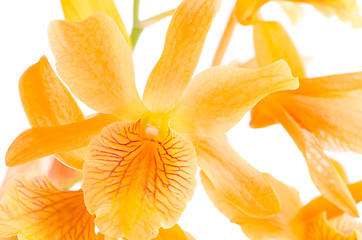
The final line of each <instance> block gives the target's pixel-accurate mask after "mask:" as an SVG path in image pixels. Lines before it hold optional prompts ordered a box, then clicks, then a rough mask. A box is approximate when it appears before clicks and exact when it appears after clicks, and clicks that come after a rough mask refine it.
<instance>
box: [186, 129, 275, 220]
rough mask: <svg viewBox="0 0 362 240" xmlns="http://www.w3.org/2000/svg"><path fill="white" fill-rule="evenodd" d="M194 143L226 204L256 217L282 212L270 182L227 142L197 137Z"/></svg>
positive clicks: (220, 139)
mask: <svg viewBox="0 0 362 240" xmlns="http://www.w3.org/2000/svg"><path fill="white" fill-rule="evenodd" d="M192 140H193V144H194V146H195V149H196V153H197V161H198V164H199V166H200V167H201V169H202V170H203V172H204V174H205V175H206V176H207V178H208V179H209V180H210V181H211V183H212V185H213V188H215V190H216V191H218V192H219V194H220V195H222V196H223V198H224V199H225V201H228V202H229V203H230V204H232V205H233V206H234V207H235V208H238V209H239V211H242V212H244V213H245V214H247V215H250V216H254V217H255V216H256V217H267V216H271V215H274V214H277V213H279V212H280V204H279V199H278V196H277V195H276V193H275V192H274V190H273V188H272V186H271V185H270V183H269V182H268V180H267V179H266V178H265V177H264V176H263V175H262V174H261V173H260V172H259V171H258V170H256V169H255V168H253V167H252V166H251V165H249V164H248V163H247V162H246V161H245V160H244V159H242V158H241V157H240V156H239V155H238V154H237V153H236V152H235V151H234V150H233V149H232V147H231V146H230V145H229V144H228V143H227V141H226V140H225V139H223V138H219V139H217V140H216V139H211V138H201V137H196V136H195V137H193V138H192ZM206 188H207V186H206Z"/></svg>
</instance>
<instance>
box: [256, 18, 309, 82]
mask: <svg viewBox="0 0 362 240" xmlns="http://www.w3.org/2000/svg"><path fill="white" fill-rule="evenodd" d="M254 48H255V57H256V59H257V61H258V65H259V66H266V65H269V64H271V63H273V62H275V61H277V60H279V59H283V60H285V61H286V62H287V63H288V64H289V66H290V69H291V70H292V74H293V76H296V77H299V78H302V77H305V69H304V66H303V62H302V59H301V57H300V55H299V53H298V51H297V49H296V47H295V45H294V43H293V41H292V39H291V38H290V36H289V35H288V33H287V31H286V30H285V29H284V28H283V26H282V25H280V23H277V22H259V23H257V24H255V25H254Z"/></svg>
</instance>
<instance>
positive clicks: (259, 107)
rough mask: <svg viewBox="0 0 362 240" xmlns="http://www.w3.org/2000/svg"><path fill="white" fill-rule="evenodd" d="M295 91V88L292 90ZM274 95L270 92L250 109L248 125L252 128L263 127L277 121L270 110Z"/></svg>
mask: <svg viewBox="0 0 362 240" xmlns="http://www.w3.org/2000/svg"><path fill="white" fill-rule="evenodd" d="M294 91H295V90H294ZM273 96H274V95H273V94H271V95H269V96H267V97H265V98H263V99H262V100H260V101H259V102H258V103H257V104H255V106H254V107H253V108H252V109H251V111H250V122H249V125H250V127H252V128H264V127H268V126H270V125H273V124H276V123H278V122H277V121H276V119H275V117H274V113H273V112H272V111H271V109H272V108H273V106H272V105H273V104H274V101H275V100H274V97H273Z"/></svg>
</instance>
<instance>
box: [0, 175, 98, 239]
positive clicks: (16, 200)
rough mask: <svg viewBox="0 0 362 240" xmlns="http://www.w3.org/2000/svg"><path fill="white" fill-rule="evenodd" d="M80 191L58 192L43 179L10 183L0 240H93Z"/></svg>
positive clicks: (1, 211) (3, 204)
mask: <svg viewBox="0 0 362 240" xmlns="http://www.w3.org/2000/svg"><path fill="white" fill-rule="evenodd" d="M94 227H95V225H94V217H92V216H91V215H89V213H88V212H87V210H86V208H85V206H84V200H83V193H82V191H60V190H58V189H57V188H56V187H54V186H53V185H52V184H51V183H50V181H49V180H48V179H47V178H45V177H37V178H34V179H33V180H32V181H27V180H25V179H23V178H15V179H13V180H12V181H11V182H10V183H9V186H8V188H7V191H6V193H5V195H4V197H3V200H2V202H1V204H0V236H3V237H10V236H14V235H16V234H17V235H18V236H19V239H24V240H49V239H79V240H96V234H95V232H94Z"/></svg>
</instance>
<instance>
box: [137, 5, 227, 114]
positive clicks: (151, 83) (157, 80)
mask: <svg viewBox="0 0 362 240" xmlns="http://www.w3.org/2000/svg"><path fill="white" fill-rule="evenodd" d="M220 2H221V1H220V0H211V1H210V0H199V1H195V0H185V1H182V3H181V4H180V5H179V7H178V8H177V9H176V11H175V13H174V14H173V17H172V20H171V23H170V26H169V28H168V30H167V35H166V41H165V46H164V49H163V52H162V55H161V57H160V59H159V60H158V62H157V64H156V66H155V67H154V69H153V70H152V72H151V75H150V76H149V78H148V81H147V85H146V88H145V91H144V95H143V101H144V103H145V104H146V106H147V107H149V108H150V109H151V110H152V111H153V112H168V111H169V110H171V108H172V107H173V105H174V103H175V101H176V100H177V98H178V97H179V96H180V95H181V94H182V92H183V91H184V90H185V88H186V87H187V84H188V83H189V81H190V80H191V77H192V75H193V73H194V71H195V68H196V66H197V63H198V61H199V58H200V54H201V50H202V47H203V45H204V41H205V38H206V35H207V32H208V31H209V28H210V26H211V22H212V19H213V18H214V16H215V15H216V12H217V11H218V10H219V7H220Z"/></svg>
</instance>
